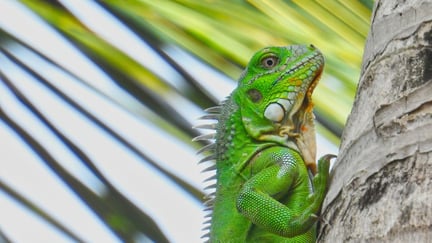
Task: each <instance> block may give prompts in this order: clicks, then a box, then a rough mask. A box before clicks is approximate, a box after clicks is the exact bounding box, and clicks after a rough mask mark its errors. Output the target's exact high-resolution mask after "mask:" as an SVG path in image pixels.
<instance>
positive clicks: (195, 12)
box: [0, 0, 372, 242]
mask: <svg viewBox="0 0 432 243" xmlns="http://www.w3.org/2000/svg"><path fill="white" fill-rule="evenodd" d="M371 8H372V1H357V2H354V1H351V2H350V1H345V2H343V1H249V2H244V1H195V0H176V1H151V0H140V1H114V0H106V1H100V2H99V1H95V2H93V1H31V0H22V1H20V2H18V1H3V2H2V3H0V136H2V139H0V154H1V155H2V159H1V160H0V165H1V166H2V171H5V172H0V192H2V193H1V194H0V206H1V205H3V207H0V215H10V214H8V213H11V212H15V215H18V214H17V213H16V212H20V213H19V215H21V212H24V213H22V215H23V216H22V218H20V219H26V220H27V221H28V222H29V225H28V226H26V225H22V226H18V224H17V223H15V222H14V221H13V218H11V217H10V216H9V217H8V216H6V217H3V216H2V217H0V241H1V240H2V239H4V240H6V241H26V240H27V241H28V239H35V238H37V237H39V238H40V239H43V240H45V241H56V242H57V241H59V240H60V241H69V240H72V241H93V242H94V241H101V240H103V241H104V242H118V241H144V240H148V239H150V240H152V241H156V242H168V241H176V242H190V241H197V240H198V238H199V236H200V224H201V221H202V218H203V213H202V212H201V210H202V208H203V207H202V201H203V200H204V199H203V196H204V193H203V189H202V187H203V185H201V184H202V183H201V181H202V179H204V178H206V177H208V176H207V175H200V173H199V171H200V169H202V168H204V167H206V166H207V165H208V164H206V163H204V165H202V167H201V165H200V166H197V165H196V162H197V161H199V159H200V158H198V157H197V156H196V155H195V151H196V150H197V148H198V147H199V146H200V144H199V143H200V142H192V141H191V138H192V137H195V136H197V135H200V134H201V133H200V131H199V130H196V129H192V126H193V124H195V123H196V122H195V120H196V118H198V117H199V116H201V115H203V112H202V110H203V109H204V108H207V107H211V106H214V105H216V104H217V103H219V101H220V100H221V99H223V98H224V97H225V96H226V95H228V94H229V92H230V90H231V89H232V88H233V87H234V85H235V82H234V81H233V80H235V79H236V78H237V77H238V76H239V74H240V72H241V70H242V68H243V67H244V66H245V65H246V64H247V61H248V59H249V58H250V56H251V55H252V54H253V53H254V52H255V51H256V50H258V49H260V48H262V47H264V46H267V45H289V44H294V43H313V44H314V45H315V46H317V47H318V48H320V49H321V50H322V51H323V53H324V55H325V56H326V62H327V65H326V70H325V73H326V74H325V75H324V77H323V79H322V81H321V83H320V86H319V87H318V88H317V90H316V92H315V94H314V100H315V104H316V115H317V119H318V121H319V125H318V131H319V132H320V134H321V135H320V136H319V141H318V143H319V147H321V148H323V147H326V146H324V145H321V146H320V144H328V147H329V148H328V150H332V151H333V152H334V150H336V147H335V144H336V145H337V144H338V143H339V137H340V135H341V132H342V129H343V125H344V122H345V119H346V116H347V115H348V112H349V110H350V107H351V104H352V101H353V97H354V92H355V89H356V82H357V79H358V76H359V68H360V63H361V55H362V51H363V45H364V41H365V38H366V35H367V31H368V26H369V18H370V14H371ZM18 19H19V21H17V20H18ZM201 145H202V144H201ZM324 150H325V149H324ZM324 150H323V151H324ZM323 153H324V152H323ZM200 156H201V155H200ZM203 156H204V155H203ZM28 168H31V170H30V172H31V173H30V172H29V171H28ZM20 178H24V179H20ZM2 208H8V209H10V212H4V211H2ZM26 215H27V216H26ZM75 215H80V218H81V219H85V220H84V221H83V220H79V219H78V217H75ZM20 217H21V216H20ZM27 221H26V222H27ZM185 222H186V223H185ZM84 224H85V225H86V227H82V225H84ZM29 227H30V228H34V229H40V231H38V233H36V234H35V233H34V232H31V231H30V230H28V229H29ZM83 228H89V229H92V230H87V231H86V230H85V229H83ZM26 237H27V238H26Z"/></svg>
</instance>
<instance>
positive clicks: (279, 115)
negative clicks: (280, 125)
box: [264, 103, 285, 122]
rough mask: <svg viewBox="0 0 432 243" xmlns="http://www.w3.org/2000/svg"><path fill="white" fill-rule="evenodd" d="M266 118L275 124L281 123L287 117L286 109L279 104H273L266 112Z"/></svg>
mask: <svg viewBox="0 0 432 243" xmlns="http://www.w3.org/2000/svg"><path fill="white" fill-rule="evenodd" d="M264 116H265V118H267V119H269V120H270V121H273V122H281V121H282V120H283V119H284V117H285V109H284V107H282V105H281V104H279V103H271V104H270V105H268V106H267V108H266V109H265V111H264Z"/></svg>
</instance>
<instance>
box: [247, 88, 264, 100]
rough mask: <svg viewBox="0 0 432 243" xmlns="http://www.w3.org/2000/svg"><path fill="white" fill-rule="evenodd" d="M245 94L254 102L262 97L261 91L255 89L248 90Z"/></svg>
mask: <svg viewBox="0 0 432 243" xmlns="http://www.w3.org/2000/svg"><path fill="white" fill-rule="evenodd" d="M247 94H248V95H249V98H250V99H251V100H252V102H253V103H256V102H258V101H260V100H261V99H262V94H261V92H259V91H258V90H256V89H250V90H248V92H247Z"/></svg>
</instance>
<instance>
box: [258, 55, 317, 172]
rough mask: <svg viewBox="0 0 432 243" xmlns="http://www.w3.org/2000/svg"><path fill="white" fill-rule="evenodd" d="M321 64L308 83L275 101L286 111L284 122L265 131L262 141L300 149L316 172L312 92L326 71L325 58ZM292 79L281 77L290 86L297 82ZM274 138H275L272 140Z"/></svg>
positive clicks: (305, 159)
mask: <svg viewBox="0 0 432 243" xmlns="http://www.w3.org/2000/svg"><path fill="white" fill-rule="evenodd" d="M317 56H318V59H320V58H322V56H321V54H320V53H318V54H317ZM314 60H315V59H314ZM321 60H322V59H321ZM317 63H319V65H315V66H313V74H312V75H310V76H308V78H306V79H305V80H302V82H303V84H304V85H305V86H304V87H302V86H300V87H298V90H297V92H288V93H287V94H288V95H287V96H284V97H281V98H279V99H278V100H277V102H275V103H273V104H278V105H279V106H280V107H282V108H283V111H284V112H285V114H284V116H283V117H284V118H283V119H282V120H281V121H280V122H275V123H274V128H275V130H274V131H273V132H271V133H270V134H269V133H267V134H262V135H261V136H260V138H259V140H273V141H276V142H279V143H283V144H284V145H285V146H288V147H291V148H293V149H295V150H297V151H299V152H300V154H302V156H303V159H304V161H305V163H306V165H307V166H308V167H309V168H310V169H311V170H312V172H315V171H316V163H315V157H316V142H315V126H314V115H313V113H312V109H313V102H312V93H313V91H314V89H315V87H316V85H317V84H318V81H319V79H320V77H321V74H322V71H323V65H322V63H323V61H322V62H317ZM290 79H293V78H292V77H290V78H287V80H280V81H279V82H282V83H287V87H289V85H290V84H291V83H292V82H293V81H292V80H290ZM295 79H298V77H295ZM308 79H309V80H308ZM268 107H270V105H269V106H268ZM266 111H267V110H266ZM270 137H271V139H269V138H270Z"/></svg>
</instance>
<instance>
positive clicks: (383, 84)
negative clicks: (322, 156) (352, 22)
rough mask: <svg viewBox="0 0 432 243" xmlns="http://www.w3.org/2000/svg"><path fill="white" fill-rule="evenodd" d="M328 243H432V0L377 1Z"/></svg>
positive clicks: (331, 206)
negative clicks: (415, 242) (413, 242)
mask: <svg viewBox="0 0 432 243" xmlns="http://www.w3.org/2000/svg"><path fill="white" fill-rule="evenodd" d="M332 174H333V178H332V183H331V186H330V190H329V193H328V196H327V198H326V201H325V202H324V207H323V220H322V223H321V232H322V233H321V236H320V238H319V241H321V242H412V241H417V242H432V1H431V0H428V1H416V0H410V1H403V0H399V1H396V0H392V1H391V0H382V1H377V2H376V3H375V8H374V12H373V17H372V24H371V30H370V33H369V36H368V40H367V44H366V47H365V53H364V57H363V67H362V74H361V78H360V82H359V86H358V91H357V95H356V99H355V102H354V107H353V110H352V112H351V115H350V116H349V118H348V121H347V124H346V127H345V131H344V134H343V138H342V143H341V148H340V154H339V156H338V160H337V162H336V164H335V166H334V169H333V171H332Z"/></svg>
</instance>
